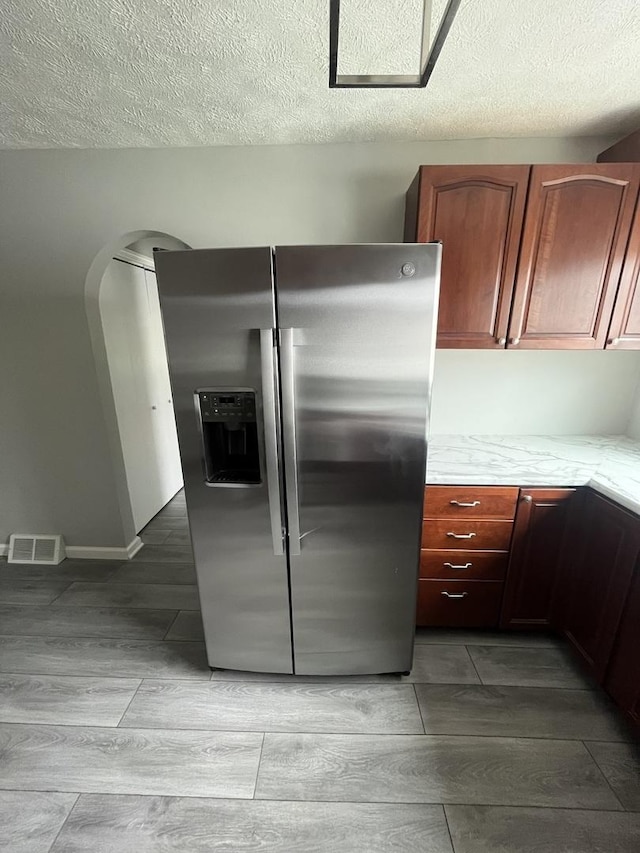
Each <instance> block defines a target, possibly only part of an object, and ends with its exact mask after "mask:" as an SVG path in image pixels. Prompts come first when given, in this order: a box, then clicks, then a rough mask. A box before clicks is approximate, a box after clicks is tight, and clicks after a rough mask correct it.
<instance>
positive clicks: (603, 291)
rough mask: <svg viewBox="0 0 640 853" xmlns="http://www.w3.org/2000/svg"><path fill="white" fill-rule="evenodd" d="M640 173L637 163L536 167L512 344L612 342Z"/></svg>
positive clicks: (543, 346) (599, 345) (584, 345)
mask: <svg viewBox="0 0 640 853" xmlns="http://www.w3.org/2000/svg"><path fill="white" fill-rule="evenodd" d="M639 178H640V166H638V165H635V164H620V163H598V164H589V165H588V166H585V165H580V166H533V168H532V170H531V178H530V183H529V194H528V198H527V209H526V214H525V222H524V229H523V234H522V245H521V250H520V262H519V266H518V274H517V279H516V287H515V293H514V301H513V309H512V314H511V321H510V325H509V346H512V347H518V348H520V349H602V348H603V347H604V346H605V342H606V340H607V332H608V330H609V325H610V320H611V315H612V310H613V305H614V300H615V298H616V291H617V288H618V282H619V280H620V273H621V270H622V266H623V261H624V258H625V251H626V247H627V241H628V239H629V233H630V230H631V222H632V217H633V211H634V207H635V203H636V198H637V195H638V185H639ZM637 310H638V309H637V308H636V311H637ZM623 313H624V312H623ZM631 322H632V323H633V322H635V321H631Z"/></svg>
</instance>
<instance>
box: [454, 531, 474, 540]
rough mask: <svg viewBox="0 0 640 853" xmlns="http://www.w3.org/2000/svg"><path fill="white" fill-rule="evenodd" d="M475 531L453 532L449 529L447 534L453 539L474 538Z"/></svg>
mask: <svg viewBox="0 0 640 853" xmlns="http://www.w3.org/2000/svg"><path fill="white" fill-rule="evenodd" d="M475 535H476V534H475V533H452V532H451V531H449V532H448V533H447V536H450V537H451V538H452V539H473V537H474V536H475Z"/></svg>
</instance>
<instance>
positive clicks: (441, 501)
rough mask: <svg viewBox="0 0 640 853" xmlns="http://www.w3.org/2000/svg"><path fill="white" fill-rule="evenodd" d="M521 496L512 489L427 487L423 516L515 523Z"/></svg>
mask: <svg viewBox="0 0 640 853" xmlns="http://www.w3.org/2000/svg"><path fill="white" fill-rule="evenodd" d="M518 493H519V489H517V488H516V487H512V486H427V487H426V489H425V495H424V505H423V510H424V511H423V516H424V517H425V518H508V519H513V518H514V516H515V512H516V503H517V501H518Z"/></svg>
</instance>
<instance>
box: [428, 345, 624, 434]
mask: <svg viewBox="0 0 640 853" xmlns="http://www.w3.org/2000/svg"><path fill="white" fill-rule="evenodd" d="M639 379H640V352H631V351H629V352H623V351H620V352H604V351H583V352H580V351H571V350H564V351H551V350H550V351H544V350H542V351H538V352H535V351H532V350H529V351H525V350H521V351H513V350H511V351H510V350H507V351H494V350H438V351H437V352H436V362H435V375H434V383H433V398H432V408H431V433H432V434H443V433H444V434H465V433H467V434H473V435H492V434H494V435H495V434H496V433H504V434H509V435H517V434H529V435H553V434H555V435H586V434H620V433H624V432H625V430H626V428H627V424H628V423H629V418H630V417H631V410H632V406H633V397H634V393H635V390H636V388H637V386H638V380H639ZM639 420H640V417H639Z"/></svg>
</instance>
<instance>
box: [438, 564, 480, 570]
mask: <svg viewBox="0 0 640 853" xmlns="http://www.w3.org/2000/svg"><path fill="white" fill-rule="evenodd" d="M442 565H443V566H449V568H450V569H470V568H471V566H473V563H465V564H464V566H454V565H453V563H443V564H442Z"/></svg>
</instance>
